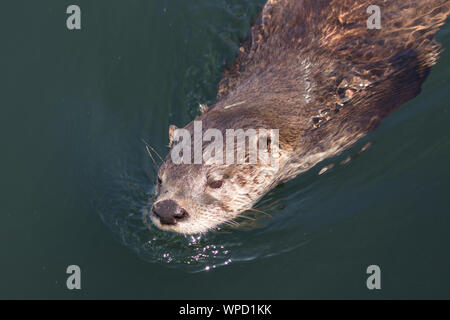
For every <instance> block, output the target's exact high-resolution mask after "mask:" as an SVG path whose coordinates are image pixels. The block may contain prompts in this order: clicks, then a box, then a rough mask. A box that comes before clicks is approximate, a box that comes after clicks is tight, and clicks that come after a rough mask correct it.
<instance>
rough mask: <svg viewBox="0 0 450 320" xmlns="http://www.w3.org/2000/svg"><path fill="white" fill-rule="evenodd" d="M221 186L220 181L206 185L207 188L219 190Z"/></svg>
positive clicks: (221, 182)
mask: <svg viewBox="0 0 450 320" xmlns="http://www.w3.org/2000/svg"><path fill="white" fill-rule="evenodd" d="M222 185H223V181H222V180H216V181H211V182H209V183H208V186H210V187H211V188H213V189H219V188H220V187H221V186H222Z"/></svg>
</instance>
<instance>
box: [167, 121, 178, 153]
mask: <svg viewBox="0 0 450 320" xmlns="http://www.w3.org/2000/svg"><path fill="white" fill-rule="evenodd" d="M177 129H178V127H177V126H174V125H173V124H171V125H170V126H169V148H172V144H173V134H174V133H175V130H177Z"/></svg>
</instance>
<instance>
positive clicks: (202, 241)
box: [0, 0, 450, 299]
mask: <svg viewBox="0 0 450 320" xmlns="http://www.w3.org/2000/svg"><path fill="white" fill-rule="evenodd" d="M263 3H264V1H263V0H241V1H238V0H198V1H185V0H165V1H163V0H153V1H144V0H140V1H138V0H128V1H125V0H122V1H119V0H114V1H111V0H110V1H106V0H103V1H76V4H78V5H80V7H81V11H82V30H79V31H69V30H67V28H66V17H67V15H66V13H65V12H66V8H67V6H68V5H70V4H75V3H74V2H69V1H60V0H44V1H31V0H30V1H11V0H10V1H7V2H5V3H4V4H3V6H2V10H1V19H0V27H1V28H0V30H1V31H0V34H1V39H2V45H1V50H0V52H1V59H0V70H1V77H0V79H1V80H0V81H1V82H0V88H1V89H0V93H1V95H0V105H1V111H2V116H1V118H0V119H1V126H0V128H1V130H2V131H1V136H0V141H1V150H2V153H1V157H0V168H1V169H2V171H1V172H2V173H1V181H2V183H1V193H0V194H1V195H2V197H1V199H2V201H1V204H0V209H1V210H0V252H1V260H0V298H154V299H155V298H156V299H163V298H166V299H167V298H189V299H195V298H369V299H370V298H450V275H449V270H450V256H449V251H450V250H449V246H450V232H449V229H450V198H449V193H450V170H449V168H448V165H449V160H450V130H449V123H450V107H449V103H450V83H449V81H448V75H449V74H450V51H448V50H447V51H445V52H444V53H443V54H442V57H441V60H440V62H439V63H438V65H437V66H436V67H435V68H434V69H433V71H432V73H431V76H430V77H429V78H428V80H427V82H426V83H425V84H424V86H423V92H422V93H421V95H419V96H418V97H417V98H416V99H414V100H412V101H410V102H409V103H407V104H406V105H404V106H403V107H402V108H401V109H400V110H399V111H397V112H395V113H394V114H393V115H392V116H391V117H389V118H388V119H387V120H386V121H385V122H384V123H383V125H382V126H381V127H380V128H379V129H378V130H377V131H376V132H375V133H374V134H372V135H371V136H370V137H367V138H366V139H364V141H362V142H361V143H360V144H359V147H361V146H362V145H363V144H364V143H365V142H367V141H375V142H376V143H375V145H374V146H373V147H372V148H371V149H370V151H368V152H366V153H363V154H362V155H361V156H360V157H358V158H356V159H355V160H353V161H352V162H350V163H348V164H347V165H344V166H337V167H336V168H335V169H333V170H331V171H329V172H327V173H326V174H324V175H320V176H319V175H318V172H319V170H320V169H321V168H322V167H323V165H324V164H322V165H320V166H318V167H317V168H314V169H312V170H311V171H310V172H308V173H306V174H304V175H302V176H300V177H298V178H297V179H295V180H293V181H291V182H289V183H287V184H285V185H284V186H283V187H280V188H277V189H276V190H275V191H273V192H272V193H271V194H270V195H268V196H267V197H266V198H265V199H264V200H263V201H264V203H263V204H262V205H261V208H263V209H264V210H266V211H267V212H268V213H269V214H270V215H271V218H270V219H269V218H267V219H266V218H260V219H259V220H258V224H257V225H256V226H249V227H245V228H241V229H238V230H223V232H220V233H211V234H207V235H205V236H202V237H200V238H199V239H197V238H196V239H192V238H190V237H189V238H185V237H183V236H177V235H172V234H165V233H162V232H159V231H157V230H154V228H152V227H150V230H149V229H148V228H147V227H146V226H145V225H144V223H143V221H142V215H143V212H145V209H146V208H148V206H149V203H150V201H151V195H152V191H153V182H154V180H155V177H154V166H153V165H152V162H151V160H150V158H149V157H148V155H147V153H146V151H145V148H144V144H143V143H142V142H141V139H142V138H144V139H146V140H148V141H149V142H151V144H152V145H153V146H155V148H156V149H157V150H158V151H159V152H160V153H163V154H165V153H166V152H167V148H166V145H167V130H168V125H169V124H176V125H178V126H182V125H184V124H186V123H187V122H189V121H190V120H191V119H192V118H193V117H194V116H195V115H196V113H197V106H198V103H209V104H210V103H212V102H213V101H214V97H215V95H216V91H215V90H216V85H217V83H218V81H219V80H220V77H221V71H222V70H223V68H224V66H226V65H229V64H230V63H232V60H233V57H234V53H235V51H236V49H237V46H238V44H239V40H240V39H242V38H243V37H244V36H245V35H246V33H247V31H248V29H249V27H250V21H251V18H252V17H255V16H256V14H257V13H258V10H259V8H260V6H261V5H262V4H263ZM438 39H439V40H440V41H441V42H442V43H443V45H444V48H450V27H449V26H446V27H444V28H443V30H441V31H440V33H439V35H438ZM356 151H357V148H355V150H350V151H348V152H347V153H346V154H344V155H342V156H340V157H339V158H338V159H333V160H332V161H331V160H330V161H331V162H336V161H338V160H341V159H343V158H345V157H346V156H347V155H349V154H353V153H355V152H356ZM330 161H327V163H329V162H330ZM72 264H75V265H79V266H80V267H81V270H82V289H81V290H80V291H69V290H68V289H67V288H66V278H67V276H68V275H67V274H66V268H67V266H69V265H72ZM225 264H226V265H225ZM372 264H376V265H379V266H380V267H381V271H382V275H381V281H382V289H381V290H379V291H369V290H368V289H367V287H366V278H367V274H366V268H367V267H368V266H369V265H372ZM214 266H216V268H214ZM208 267H209V271H205V269H206V268H208Z"/></svg>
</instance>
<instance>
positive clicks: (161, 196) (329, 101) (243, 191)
mask: <svg viewBox="0 0 450 320" xmlns="http://www.w3.org/2000/svg"><path fill="white" fill-rule="evenodd" d="M449 2H450V1H449V0H410V1H402V0H392V1H383V0H269V1H267V3H266V4H265V5H264V7H263V9H262V12H261V14H260V15H259V18H258V19H257V20H256V22H255V23H254V25H253V26H252V28H251V30H250V32H249V35H248V37H247V39H246V40H245V41H244V42H243V43H242V45H241V47H240V50H239V52H238V55H237V57H236V60H235V63H234V65H233V66H232V67H231V68H229V69H228V70H226V71H225V72H224V74H223V78H222V80H221V81H220V83H219V87H218V95H217V99H216V102H215V104H214V105H213V106H211V107H208V108H205V107H202V110H201V111H202V112H201V114H200V115H199V116H198V117H197V118H196V119H195V120H196V121H201V122H202V124H203V127H202V130H203V132H205V131H206V130H207V129H209V128H215V129H218V130H220V131H221V132H225V131H226V130H227V129H243V130H246V129H250V128H253V129H261V128H263V129H268V130H269V129H278V130H279V163H278V165H277V166H272V165H270V164H211V165H206V164H194V163H193V164H175V163H174V162H173V161H172V157H171V156H170V153H169V154H168V155H167V157H166V158H165V160H164V162H163V163H162V165H161V166H160V168H159V171H158V182H157V186H156V189H155V190H156V191H155V201H154V203H153V205H152V210H151V213H150V216H151V220H152V221H153V223H154V224H155V225H156V226H157V227H158V228H160V229H163V230H168V231H173V232H178V233H182V234H195V233H204V232H207V231H208V230H212V229H217V228H218V227H219V226H220V225H221V224H224V223H227V222H230V221H232V220H233V219H235V218H237V217H238V216H239V215H240V214H241V213H242V212H244V211H246V210H249V209H251V208H252V207H253V206H254V205H255V204H256V203H257V202H258V201H259V200H260V199H261V198H262V197H263V196H264V195H265V194H266V193H267V192H268V191H270V190H271V189H273V188H274V187H275V186H277V185H278V184H280V183H282V182H285V181H288V180H290V179H293V178H294V177H296V176H298V175H299V174H301V173H303V172H305V171H307V170H308V169H310V168H312V167H313V166H315V165H316V164H318V163H319V162H321V161H323V160H324V159H326V158H329V157H332V156H335V155H337V154H339V153H341V152H343V151H344V150H346V149H348V148H349V147H351V146H352V145H354V144H355V143H356V142H357V141H358V140H359V139H361V138H362V137H364V136H365V135H367V134H368V133H370V132H371V131H373V130H374V129H375V128H376V127H377V126H378V125H379V124H380V122H381V121H382V120H383V119H384V118H385V117H386V116H388V115H389V114H390V113H391V112H393V111H394V110H395V109H397V108H398V107H399V106H401V105H402V104H403V103H405V102H406V101H408V100H410V99H412V98H414V97H415V96H417V95H418V94H419V92H420V90H421V85H422V83H423V82H424V81H425V79H426V78H427V76H428V74H429V71H430V68H431V67H432V66H433V65H434V64H435V63H436V61H437V59H438V56H439V53H440V50H441V49H440V45H439V44H438V43H437V42H436V41H435V40H434V36H435V34H436V32H437V31H438V30H439V28H440V26H442V25H443V24H444V23H445V20H446V19H447V17H448V15H449V11H450V10H449V9H450V4H449ZM371 6H372V8H373V6H378V7H379V9H380V12H381V26H380V28H375V29H371V28H368V22H367V20H368V19H369V18H370V13H368V12H369V11H368V8H369V7H371ZM193 127H194V126H193V122H191V123H189V124H187V125H186V126H185V128H184V129H186V130H188V131H189V133H190V134H191V135H193V134H194V133H193ZM175 130H176V127H174V126H171V127H170V129H169V137H170V141H171V145H172V148H174V147H175V146H176V142H175V141H173V140H174V139H173V134H174V131H175ZM178 142H180V141H178Z"/></svg>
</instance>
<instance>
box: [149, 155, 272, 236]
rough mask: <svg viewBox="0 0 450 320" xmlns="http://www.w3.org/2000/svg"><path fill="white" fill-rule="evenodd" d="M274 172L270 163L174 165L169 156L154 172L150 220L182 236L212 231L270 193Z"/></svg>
mask: <svg viewBox="0 0 450 320" xmlns="http://www.w3.org/2000/svg"><path fill="white" fill-rule="evenodd" d="M276 171H277V168H275V167H274V166H271V165H270V164H269V165H262V164H248V163H243V164H205V163H203V164H184V163H180V164H177V163H174V161H173V159H172V157H171V153H169V155H168V156H167V157H166V159H165V161H164V162H163V164H162V165H161V167H160V169H159V172H158V181H157V187H156V198H155V201H154V203H153V206H152V209H151V214H150V217H151V220H152V221H153V223H154V224H155V225H156V226H157V227H158V228H160V229H162V230H167V231H174V232H178V233H182V234H195V233H202V232H206V231H208V230H211V229H216V228H217V227H218V226H219V225H221V224H224V223H227V222H230V221H232V220H233V219H235V218H237V217H238V216H239V214H240V213H242V212H243V211H246V210H248V209H250V208H251V207H252V206H253V205H254V204H255V203H256V202H257V201H258V200H259V199H260V198H261V197H262V196H263V195H264V194H265V193H266V192H267V191H268V190H270V188H271V187H272V186H273V184H274V182H275V176H276Z"/></svg>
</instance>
